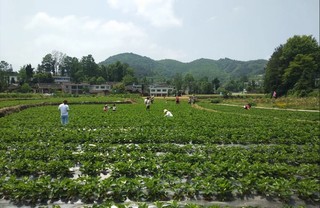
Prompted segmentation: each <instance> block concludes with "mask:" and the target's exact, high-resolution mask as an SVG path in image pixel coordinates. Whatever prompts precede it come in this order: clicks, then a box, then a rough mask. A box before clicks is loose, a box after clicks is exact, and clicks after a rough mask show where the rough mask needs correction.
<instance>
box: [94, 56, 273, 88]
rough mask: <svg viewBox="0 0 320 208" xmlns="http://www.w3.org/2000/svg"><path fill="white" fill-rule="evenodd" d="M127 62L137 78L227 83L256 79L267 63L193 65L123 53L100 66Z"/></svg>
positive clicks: (207, 62) (196, 62) (198, 62)
mask: <svg viewBox="0 0 320 208" xmlns="http://www.w3.org/2000/svg"><path fill="white" fill-rule="evenodd" d="M118 61H119V62H121V63H126V64H128V65H129V66H130V67H132V68H133V69H134V74H135V76H136V77H137V78H143V77H154V78H160V79H170V78H171V77H173V76H175V75H176V74H177V73H179V74H181V75H182V76H185V75H186V74H191V75H192V76H193V77H194V78H195V79H201V78H203V77H207V78H208V79H209V80H213V79H214V78H218V79H219V80H220V81H222V82H224V81H226V80H228V79H230V78H234V77H241V76H247V77H253V76H256V75H263V74H264V69H265V66H266V64H267V60H263V59H259V60H252V61H237V60H232V59H229V58H224V59H219V60H212V59H204V58H201V59H197V60H194V61H192V62H189V63H183V62H180V61H177V60H172V59H164V60H153V59H151V58H149V57H146V56H141V55H138V54H134V53H121V54H117V55H114V56H111V57H109V58H107V59H106V60H105V61H102V62H100V63H99V64H100V65H105V66H107V65H110V64H113V63H116V62H118Z"/></svg>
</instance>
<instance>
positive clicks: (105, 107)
mask: <svg viewBox="0 0 320 208" xmlns="http://www.w3.org/2000/svg"><path fill="white" fill-rule="evenodd" d="M108 109H109V106H108V105H107V104H105V105H104V107H103V111H105V112H107V111H108Z"/></svg>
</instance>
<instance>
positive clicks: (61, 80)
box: [53, 76, 70, 84]
mask: <svg viewBox="0 0 320 208" xmlns="http://www.w3.org/2000/svg"><path fill="white" fill-rule="evenodd" d="M53 80H54V82H55V83H60V84H62V83H67V82H70V77H60V76H53Z"/></svg>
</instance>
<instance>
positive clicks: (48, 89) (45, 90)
mask: <svg viewBox="0 0 320 208" xmlns="http://www.w3.org/2000/svg"><path fill="white" fill-rule="evenodd" d="M53 79H54V82H53V83H36V84H34V85H33V86H32V91H33V92H34V93H41V94H48V95H49V94H53V93H56V92H62V93H68V94H73V95H80V94H98V95H108V94H110V93H117V92H116V90H117V89H114V87H113V86H115V85H117V84H119V83H120V82H106V83H104V84H89V83H73V82H71V79H70V77H67V76H53ZM18 83H19V80H18V74H17V73H14V72H13V73H11V74H10V75H9V76H8V84H9V87H8V91H9V92H10V91H14V90H16V89H18V87H19V84H18ZM125 91H126V92H128V93H136V94H141V95H149V96H155V97H159V96H160V97H164V96H169V95H172V94H173V93H175V87H172V86H168V85H167V84H153V85H148V86H145V85H143V84H131V85H127V86H125Z"/></svg>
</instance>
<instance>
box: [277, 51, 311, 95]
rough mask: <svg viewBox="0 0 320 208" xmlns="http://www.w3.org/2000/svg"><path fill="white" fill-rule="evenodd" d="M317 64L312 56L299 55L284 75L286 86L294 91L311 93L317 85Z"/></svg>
mask: <svg viewBox="0 0 320 208" xmlns="http://www.w3.org/2000/svg"><path fill="white" fill-rule="evenodd" d="M316 70H317V64H316V62H315V61H314V59H313V57H312V56H311V55H302V54H298V55H297V56H296V57H295V59H294V60H293V61H291V62H290V65H289V67H288V68H287V69H286V70H285V73H284V75H283V83H284V86H285V87H286V88H288V89H293V90H294V91H301V90H305V91H309V92H310V91H311V90H312V89H313V88H314V87H315V85H314V80H315V78H316Z"/></svg>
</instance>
